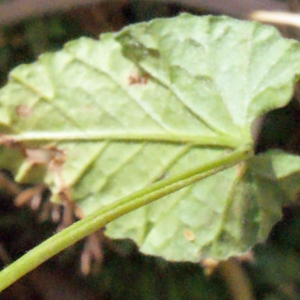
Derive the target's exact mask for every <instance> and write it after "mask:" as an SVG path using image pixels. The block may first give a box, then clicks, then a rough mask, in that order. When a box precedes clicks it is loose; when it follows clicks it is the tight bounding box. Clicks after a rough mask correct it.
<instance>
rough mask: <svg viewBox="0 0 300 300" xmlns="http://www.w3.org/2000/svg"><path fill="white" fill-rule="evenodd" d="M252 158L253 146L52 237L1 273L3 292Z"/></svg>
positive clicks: (160, 184)
mask: <svg viewBox="0 0 300 300" xmlns="http://www.w3.org/2000/svg"><path fill="white" fill-rule="evenodd" d="M251 156H253V152H252V146H249V145H247V146H244V147H241V148H239V149H237V150H235V151H232V152H230V153H228V154H225V155H224V156H222V157H220V158H217V159H215V160H214V161H212V162H208V163H206V164H203V165H201V166H199V167H196V168H193V169H191V170H189V171H187V172H184V173H182V174H179V175H177V176H174V177H172V178H168V179H164V180H161V181H158V182H156V183H154V184H152V185H150V186H148V187H145V188H143V189H142V190H140V191H138V192H135V193H133V194H131V195H129V196H126V197H124V198H121V199H119V200H118V201H115V202H114V203H113V204H111V205H107V206H106V207H104V208H101V209H99V210H97V211H95V212H94V213H92V214H90V215H89V216H87V217H86V218H84V219H82V220H80V221H78V222H76V223H74V224H73V225H71V226H69V227H68V228H66V229H64V230H62V231H61V232H59V233H57V234H55V235H54V236H52V237H50V238H49V239H47V240H46V241H44V242H43V243H41V244H40V245H38V246H37V247H35V248H34V249H32V250H30V251H29V252H27V253H26V254H24V255H23V256H22V257H21V258H19V259H18V260H17V261H15V262H14V263H12V264H11V265H9V266H8V267H6V268H5V269H4V270H2V271H1V272H0V292H1V291H2V290H4V289H5V288H6V287H8V286H9V285H11V284H12V283H14V282H15V281H17V280H18V279H19V278H21V277H22V276H23V275H25V274H27V273H28V272H30V271H32V270H33V269H34V268H36V267H37V266H39V265H40V264H42V263H43V262H45V261H46V260H47V259H49V258H51V257H52V256H54V255H55V254H57V253H59V252H60V251H62V250H64V249H66V248H67V247H69V246H71V245H72V244H74V243H75V242H77V241H79V240H80V239H82V238H84V237H85V236H87V235H89V234H91V233H92V232H94V231H96V230H98V229H100V228H101V227H103V226H105V225H107V224H108V223H109V222H111V221H113V220H115V219H117V218H119V217H121V216H123V215H124V214H127V213H129V212H131V211H133V210H135V209H137V208H140V207H142V206H144V205H146V204H149V203H151V202H153V201H156V200H158V199H160V198H162V197H164V196H166V195H169V194H171V193H174V192H176V191H178V190H180V189H182V188H184V187H186V186H188V185H190V184H193V183H195V182H197V181H199V180H201V179H203V178H206V177H208V176H211V175H213V174H216V173H218V172H221V171H223V170H225V169H228V168H230V167H232V166H233V165H236V164H238V163H239V162H242V161H245V160H246V159H248V158H249V157H251Z"/></svg>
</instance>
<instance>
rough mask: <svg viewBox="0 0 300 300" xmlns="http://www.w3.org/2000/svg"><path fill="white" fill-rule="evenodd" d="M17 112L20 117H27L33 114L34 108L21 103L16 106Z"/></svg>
mask: <svg viewBox="0 0 300 300" xmlns="http://www.w3.org/2000/svg"><path fill="white" fill-rule="evenodd" d="M15 112H16V114H17V115H18V116H19V117H23V118H27V117H29V116H30V115H31V113H32V109H31V108H30V107H29V106H27V105H26V104H20V105H18V106H17V107H16V109H15Z"/></svg>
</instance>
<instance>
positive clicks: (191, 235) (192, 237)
mask: <svg viewBox="0 0 300 300" xmlns="http://www.w3.org/2000/svg"><path fill="white" fill-rule="evenodd" d="M183 234H184V236H185V238H186V239H187V240H188V241H189V242H193V241H194V240H195V234H194V232H193V231H191V230H189V229H184V231H183Z"/></svg>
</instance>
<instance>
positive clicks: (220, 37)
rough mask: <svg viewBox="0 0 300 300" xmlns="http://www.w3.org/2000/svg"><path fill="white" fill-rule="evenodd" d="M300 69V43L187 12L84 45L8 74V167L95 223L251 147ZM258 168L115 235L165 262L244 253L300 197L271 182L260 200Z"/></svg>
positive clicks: (177, 199)
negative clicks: (160, 185)
mask: <svg viewBox="0 0 300 300" xmlns="http://www.w3.org/2000/svg"><path fill="white" fill-rule="evenodd" d="M299 70H300V48H299V44H298V43H297V42H295V41H289V40H284V39H283V38H282V37H280V35H279V33H278V32H277V31H276V30H275V29H273V28H271V27H267V26H262V25H260V24H256V23H249V22H242V21H236V20H233V19H230V18H225V17H211V16H209V17H202V18H201V17H195V16H191V15H187V14H185V15H181V16H179V17H176V18H173V19H157V20H154V21H152V22H149V23H142V24H137V25H133V26H129V27H127V28H125V29H124V30H123V31H121V32H120V33H117V34H105V35H102V36H101V39H100V41H95V40H92V39H87V38H82V39H79V40H77V41H74V42H71V43H68V44H67V45H66V46H65V48H64V49H63V50H62V51H60V52H57V53H52V54H45V55H43V56H41V57H40V58H39V60H38V62H36V63H34V64H31V65H24V66H20V67H18V68H17V69H15V70H14V71H12V72H11V74H10V79H9V83H8V84H7V85H6V86H5V87H4V88H3V89H2V90H1V91H0V126H1V127H0V128H1V130H2V132H3V134H4V135H3V136H2V139H1V141H2V144H3V147H2V148H1V152H0V166H1V167H2V168H8V169H10V170H11V171H12V172H13V173H14V175H15V178H16V179H17V180H19V181H21V182H44V183H46V184H48V185H49V186H50V187H51V190H52V192H53V201H58V200H59V195H60V194H61V192H62V191H63V190H65V189H66V188H69V189H70V191H71V195H72V198H73V201H75V202H76V204H78V205H79V206H80V207H81V208H82V210H83V212H84V213H85V214H86V215H88V214H90V213H91V212H93V211H95V210H96V209H97V208H99V207H102V206H105V205H108V204H110V203H113V202H114V201H116V200H117V199H119V198H120V197H123V196H126V195H129V194H130V193H133V192H135V191H137V190H139V189H142V188H143V187H145V186H148V185H149V184H151V183H153V182H155V181H157V180H160V179H161V178H164V177H171V176H174V175H177V174H180V173H181V172H184V171H187V170H189V169H190V168H192V167H195V166H198V165H199V166H200V165H201V164H204V163H208V162H211V161H214V160H215V159H217V158H219V157H222V155H224V154H225V153H226V152H228V151H230V150H232V149H236V148H238V147H241V146H243V145H246V144H248V143H249V142H250V143H252V140H251V135H250V128H251V124H252V122H253V120H254V119H255V118H257V117H258V116H260V115H262V114H263V113H265V112H267V111H269V110H271V109H273V108H276V107H280V106H283V105H285V104H286V103H287V102H288V101H289V99H290V97H291V95H292V93H293V84H294V82H295V79H296V76H297V74H298V73H299ZM24 155H25V156H24ZM262 157H263V156H262ZM260 159H262V160H263V161H264V160H267V161H268V160H269V158H268V157H266V158H261V157H260ZM293 159H294V160H295V161H294V165H293V166H292V167H294V166H295V165H299V162H298V158H296V157H293ZM33 162H35V163H36V162H39V164H38V166H32V163H33ZM254 163H256V158H254V159H253V160H251V161H249V163H248V165H247V164H245V166H240V165H238V166H236V167H233V168H230V169H228V170H225V171H223V172H221V173H218V174H217V175H214V176H212V177H210V178H207V179H205V180H203V181H201V182H199V183H197V184H194V185H192V186H190V187H188V188H185V189H183V190H181V191H179V192H177V193H174V194H172V195H169V196H167V197H165V198H164V199H162V200H160V201H158V202H157V203H153V204H151V205H148V206H147V207H143V208H140V209H138V210H136V211H134V212H133V213H130V214H128V215H126V216H124V217H122V218H120V219H118V220H117V221H114V222H113V223H111V224H110V225H108V227H107V234H108V235H110V236H111V237H116V238H127V237H128V238H131V239H133V240H134V241H135V242H136V243H137V244H138V245H139V246H140V247H141V248H140V249H141V250H142V251H143V252H145V253H149V254H154V255H160V256H163V257H165V258H167V259H170V260H190V261H197V260H199V259H200V258H202V257H205V256H213V257H216V258H224V257H227V256H229V255H231V254H236V253H241V252H243V251H245V250H247V249H248V248H249V247H250V246H251V245H252V244H253V243H255V242H256V241H258V240H260V239H262V238H264V237H265V236H266V235H267V233H268V232H269V230H270V228H271V226H272V225H273V224H274V222H275V221H276V220H278V218H280V206H281V205H282V204H283V203H285V202H288V201H290V200H291V197H292V196H293V194H292V193H290V194H289V195H290V198H288V199H287V198H284V197H281V198H280V199H278V197H277V194H275V193H271V191H272V190H273V189H274V190H275V188H276V190H280V191H281V189H282V188H283V187H282V186H281V185H278V184H279V183H278V181H277V179H275V180H274V181H272V182H271V183H270V186H272V187H268V189H267V190H268V192H266V194H267V195H270V198H269V199H268V201H267V200H266V201H265V202H266V203H263V204H261V203H260V202H259V201H260V200H259V201H258V200H257V199H258V198H257V197H259V199H260V198H261V197H260V195H259V193H258V191H260V190H263V191H265V190H264V187H263V186H261V183H260V179H261V178H260V177H259V175H258V174H256V173H255V172H254V171H253V170H252V169H251V168H252V167H251V166H252V165H253V164H254ZM262 165H263V164H262ZM268 166H269V165H268ZM244 169H245V170H244ZM297 169H300V165H299V167H298V168H296V170H297ZM243 170H244V171H243ZM263 170H264V169H263ZM293 170H294V169H293ZM262 172H263V171H262ZM285 174H286V175H285V177H286V178H290V176H292V175H290V174H291V169H289V168H287V169H286V173H285ZM292 178H294V177H293V176H292ZM269 190H270V191H269ZM272 203H278V205H273V204H272Z"/></svg>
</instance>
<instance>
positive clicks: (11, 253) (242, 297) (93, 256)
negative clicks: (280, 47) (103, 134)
mask: <svg viewBox="0 0 300 300" xmlns="http://www.w3.org/2000/svg"><path fill="white" fill-rule="evenodd" d="M91 2H93V3H91ZM66 3H68V5H66ZM262 9H263V10H267V11H277V10H281V11H285V12H292V13H294V14H295V15H288V16H287V17H286V24H285V22H278V20H279V17H278V16H277V17H276V15H275V16H273V23H274V24H277V23H281V25H280V26H279V27H278V28H279V29H280V30H281V32H282V34H283V35H285V36H286V37H291V38H295V39H298V38H299V37H300V34H299V28H297V27H295V26H293V27H292V26H290V25H288V24H287V23H289V19H292V18H294V17H295V18H297V17H298V18H299V19H300V15H299V16H298V15H297V13H298V12H299V11H300V3H299V1H298V0H292V1H279V0H259V1H257V0H252V1H250V0H243V1H241V0H228V1H209V0H207V1H200V0H199V1H197V0H194V1H189V0H182V1H175V0H174V2H171V1H150V0H149V1H146V0H144V1H142V0H141V1H133V0H120V1H107V2H105V1H84V0H81V1H75V0H74V1H64V0H60V1H59V0H58V1H57V0H52V1H47V0H46V1H41V0H0V86H2V85H4V84H5V83H6V81H7V78H8V73H9V71H10V70H11V69H12V68H14V67H15V66H17V65H19V64H23V63H30V62H33V61H34V60H36V59H37V57H38V56H39V55H40V54H41V53H44V52H48V51H56V50H59V49H61V48H62V47H63V45H64V43H66V42H67V41H70V40H72V39H76V38H78V37H80V36H89V37H93V38H98V36H99V34H100V33H103V32H108V31H110V32H111V31H117V30H119V29H121V28H122V27H124V26H125V25H128V24H132V23H136V22H140V21H146V20H150V19H153V18H156V17H171V16H175V15H178V14H179V13H181V12H190V13H193V14H198V15H204V14H227V15H231V16H234V17H238V18H242V19H250V18H251V17H250V14H251V13H252V12H253V11H256V10H262ZM276 18H277V19H276ZM262 19H263V18H262ZM282 23H283V24H282ZM299 23H300V21H299ZM298 90H299V88H298V87H297V86H296V92H295V96H294V98H293V99H292V101H291V103H290V104H289V105H288V106H287V107H285V108H282V109H279V110H276V111H274V112H272V113H270V114H268V115H267V116H266V117H265V118H264V120H263V123H262V124H263V125H262V128H261V131H260V135H259V137H258V139H257V151H258V152H261V151H265V150H267V149H269V148H282V149H285V150H287V151H289V152H292V153H296V154H300V126H299V124H300V123H299V121H300V108H299V100H298V93H297V91H298ZM45 122H47V120H45ZM0 167H1V166H0ZM2 174H4V175H5V176H6V178H8V179H9V180H10V181H12V179H11V178H10V174H9V173H7V172H6V171H5V170H2ZM21 188H22V189H23V188H26V187H24V186H23V187H21ZM0 198H1V199H0V264H1V266H4V265H5V264H7V263H9V262H10V261H12V260H15V259H17V258H18V257H20V256H21V255H22V254H24V253H25V252H26V251H28V250H29V249H31V248H32V247H34V246H35V245H37V244H39V243H40V242H41V241H43V240H44V239H46V238H47V237H48V236H50V235H52V234H53V232H54V231H55V230H56V227H57V224H54V223H53V222H52V221H50V220H49V219H44V220H43V221H41V220H40V214H41V212H42V208H39V209H38V211H33V210H32V209H31V208H30V207H28V206H24V207H16V206H15V205H14V204H13V197H12V196H11V195H10V194H9V193H8V192H7V191H6V189H5V188H4V187H3V186H2V188H1V189H0ZM46 198H47V196H46V195H45V201H47V199H46ZM41 206H42V205H41ZM92 243H93V242H91V239H86V240H85V241H82V242H80V243H78V244H77V245H75V246H73V247H72V248H71V249H67V250H66V251H64V252H63V253H62V254H60V255H58V256H56V257H55V258H53V259H51V260H50V261H48V262H46V263H45V264H44V265H42V266H41V267H39V268H38V269H36V270H34V271H33V272H31V273H30V274H28V276H26V277H25V278H23V279H21V280H20V281H19V282H17V283H15V284H14V285H13V286H11V287H10V288H8V289H7V290H5V291H4V292H3V293H2V294H1V295H0V299H1V300H2V299H7V300H10V299H46V300H50V299H53V300H54V299H55V300H56V299H58V300H59V299H72V300H73V299H75V300H76V299H106V300H110V299H111V300H117V299H120V300H121V299H125V300H127V299H130V300H131V299H137V300H138V299H141V300H144V299H145V300H155V299H157V300H177V299H178V300H193V299H195V300H196V299H228V300H229V299H233V300H254V299H258V300H260V299H266V300H273V299H282V300H285V299H287V300H288V299H300V257H299V254H300V206H299V205H298V203H295V204H294V205H292V206H290V207H285V208H283V218H282V221H280V222H279V223H278V224H276V226H275V227H274V228H273V230H272V232H271V234H270V237H269V239H268V240H267V241H266V242H265V243H263V244H259V245H256V246H255V247H254V249H252V251H251V252H249V253H248V254H247V255H246V256H244V257H240V258H231V259H229V260H228V261H225V262H221V263H220V264H216V263H215V262H214V261H210V260H209V259H208V260H206V261H204V262H202V263H200V264H199V265H197V264H190V263H170V262H166V261H164V260H163V259H160V258H154V257H146V256H144V255H141V254H139V252H138V250H137V249H136V247H135V246H134V245H133V244H132V243H131V242H130V241H123V242H121V241H110V240H108V239H106V238H105V237H103V235H102V234H101V232H100V233H99V235H98V236H97V238H96V243H97V245H96V246H95V245H94V246H93V245H92ZM94 243H95V240H94ZM91 245H92V246H91ZM93 249H94V250H93ZM89 251H90V252H89ZM93 251H94V252H93ZM97 251H98V252H97ZM83 254H87V256H84V255H83ZM85 259H87V261H86V260H85ZM83 265H85V266H87V267H84V272H85V273H88V274H87V275H85V276H84V275H82V268H83Z"/></svg>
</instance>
